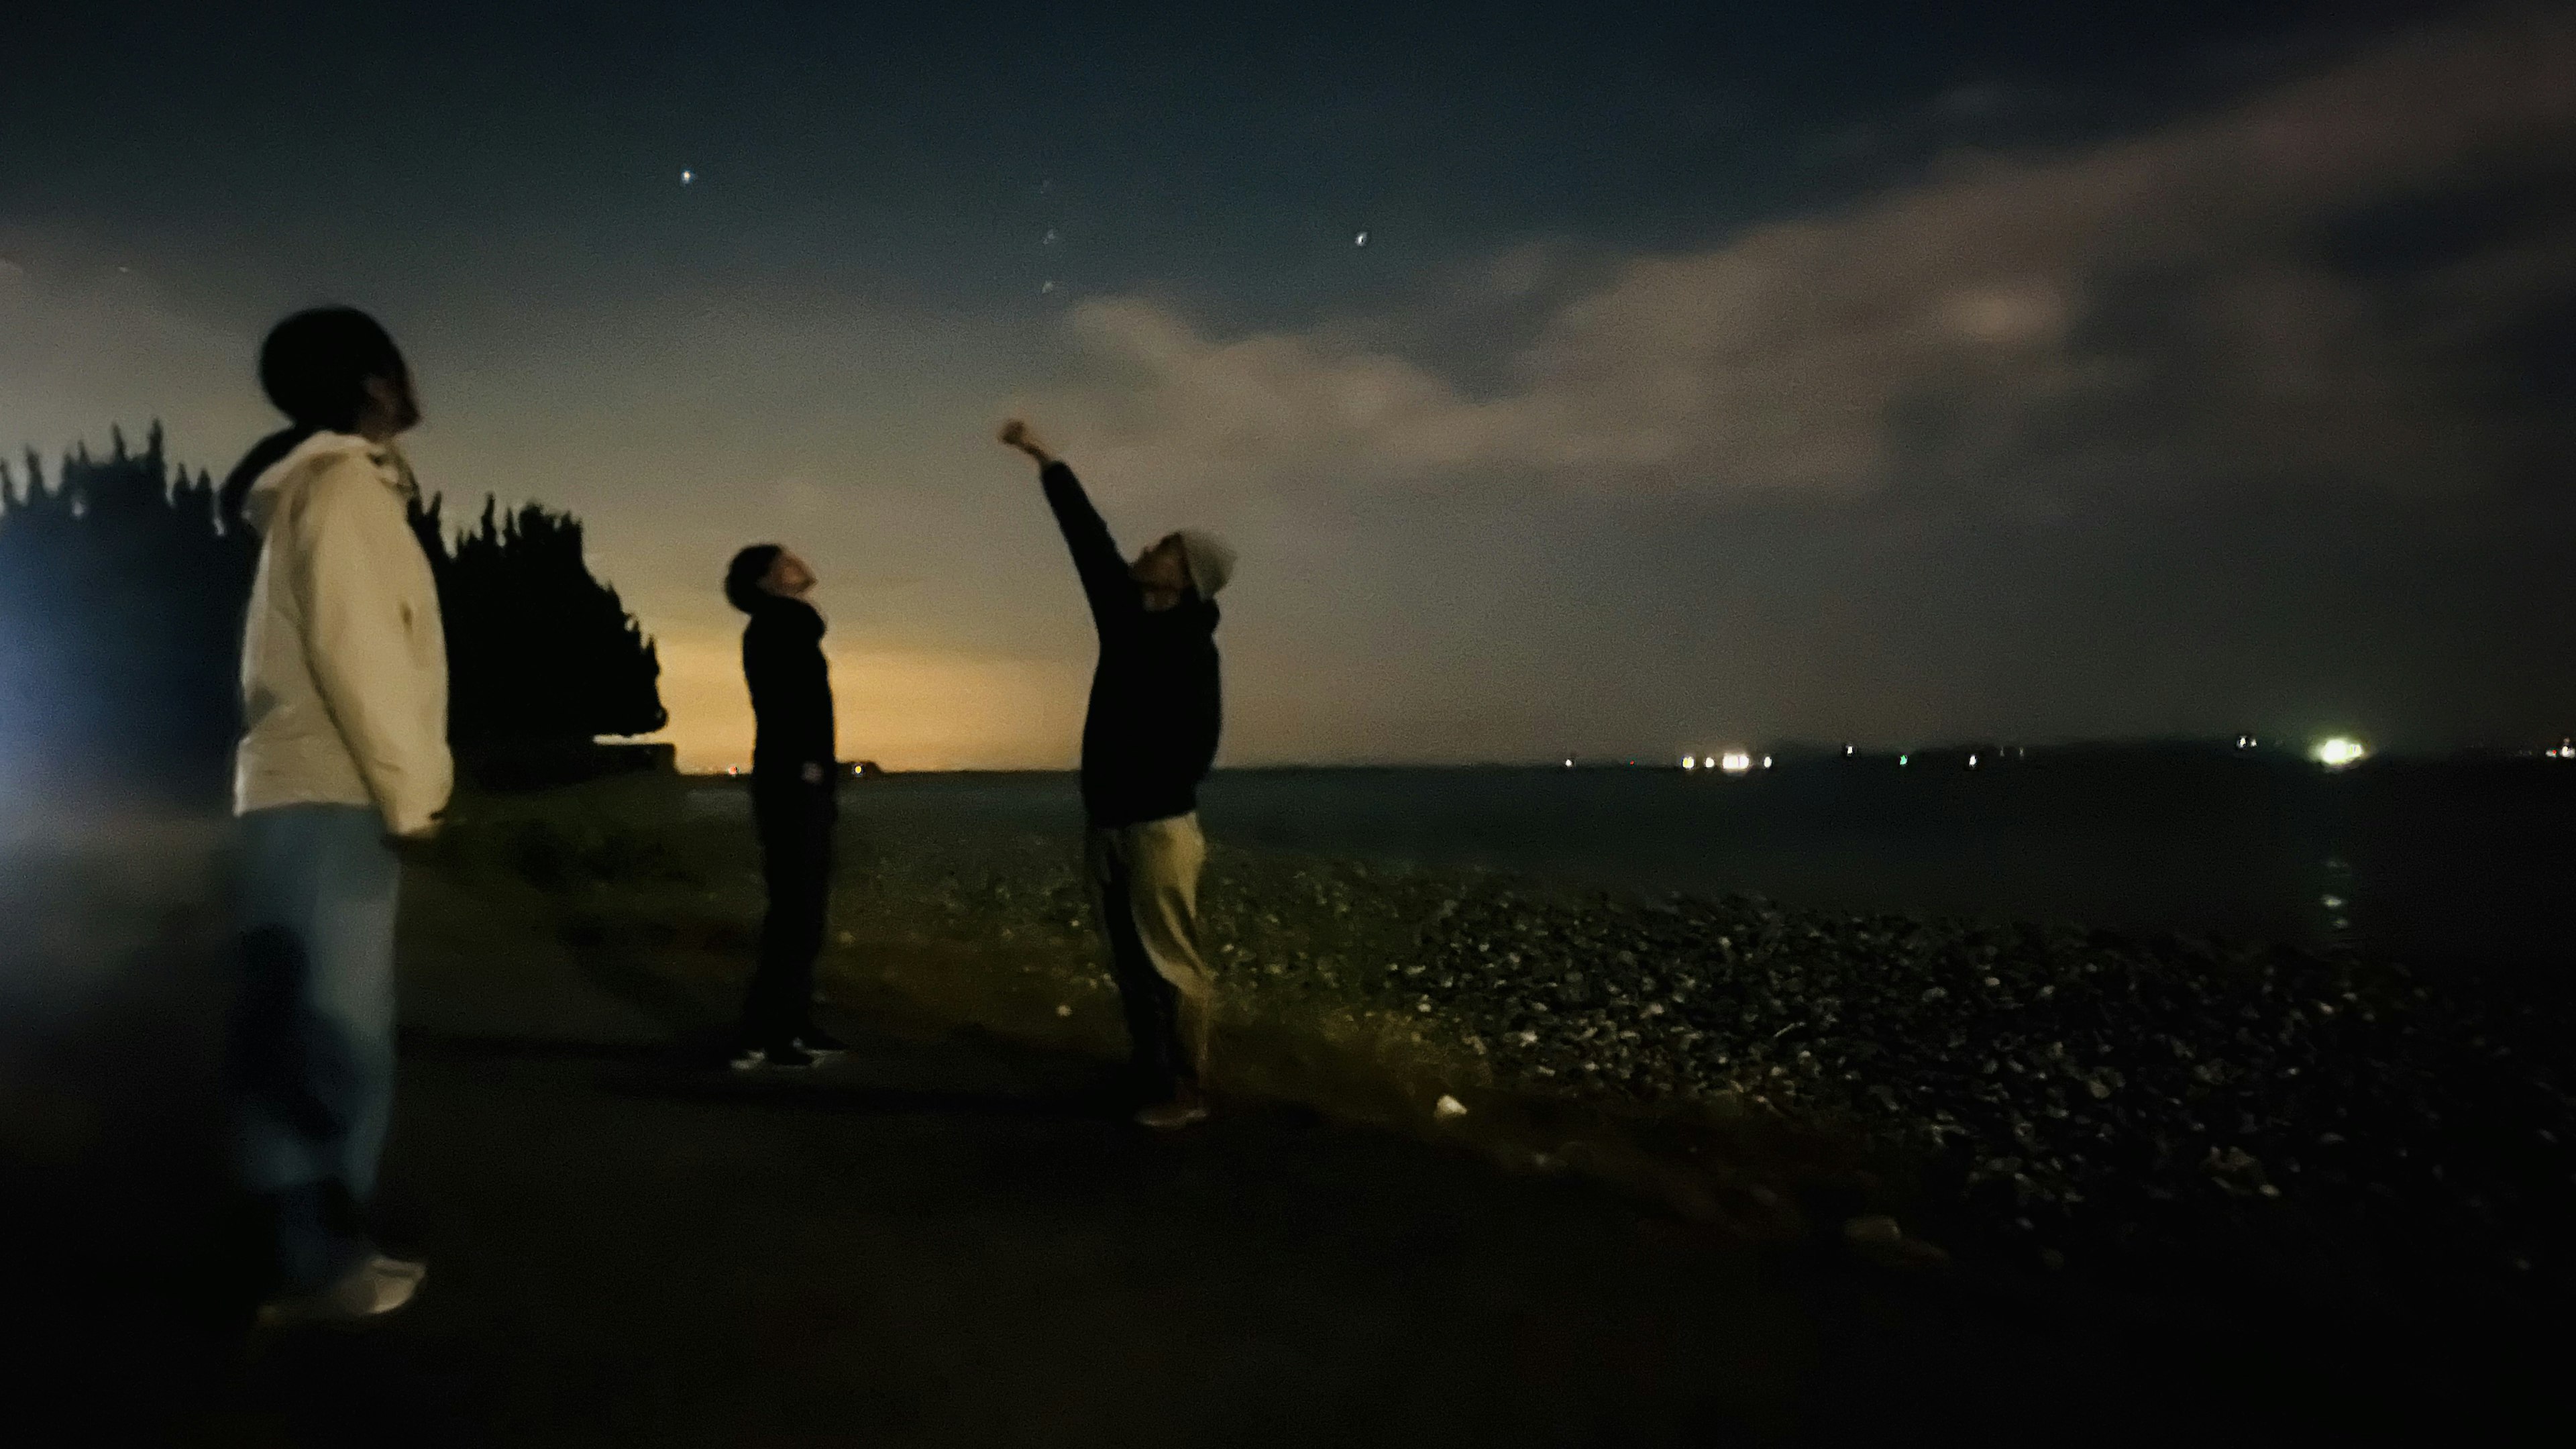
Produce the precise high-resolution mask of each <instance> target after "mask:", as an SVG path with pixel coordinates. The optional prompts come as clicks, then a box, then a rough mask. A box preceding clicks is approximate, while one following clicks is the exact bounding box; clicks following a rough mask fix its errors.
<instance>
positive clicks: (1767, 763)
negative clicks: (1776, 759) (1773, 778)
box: [1762, 755, 1771, 770]
mask: <svg viewBox="0 0 2576 1449" xmlns="http://www.w3.org/2000/svg"><path fill="white" fill-rule="evenodd" d="M1762 768H1764V769H1766V770H1767V769H1770V768H1771V757H1770V756H1769V755H1764V756H1763V757H1762Z"/></svg>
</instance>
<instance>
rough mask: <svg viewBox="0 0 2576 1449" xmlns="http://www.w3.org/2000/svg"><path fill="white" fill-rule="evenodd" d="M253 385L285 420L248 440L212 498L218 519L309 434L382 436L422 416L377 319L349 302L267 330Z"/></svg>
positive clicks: (235, 510) (238, 514)
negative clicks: (253, 440) (262, 435)
mask: <svg viewBox="0 0 2576 1449" xmlns="http://www.w3.org/2000/svg"><path fill="white" fill-rule="evenodd" d="M259 385H260V389H261V390H262V391H264V392H266V393H267V394H268V400H269V401H270V402H272V403H275V404H276V405H277V410H278V411H279V412H282V413H284V414H286V416H287V419H288V421H287V425H286V426H285V427H282V428H280V429H278V430H277V431H276V432H273V433H271V434H269V435H268V436H267V437H265V438H262V439H260V440H259V441H258V442H256V443H254V444H252V445H251V448H250V451H249V452H247V453H244V454H243V455H242V459H241V461H240V462H238V463H235V464H234V465H233V470H232V472H230V473H229V474H226V475H225V477H224V485H223V487H222V489H221V490H220V491H219V492H218V494H217V498H218V500H219V503H220V506H221V508H222V514H223V520H224V526H225V527H226V528H231V527H234V526H236V525H238V524H240V523H241V522H242V521H243V519H242V507H243V505H244V504H245V503H246V502H247V501H248V500H249V498H250V490H251V485H252V484H254V483H257V482H258V481H259V478H260V475H261V474H263V473H265V472H267V471H268V470H269V469H271V468H273V467H275V466H277V464H278V463H279V462H280V461H281V460H283V459H284V458H285V457H286V455H287V454H289V453H292V452H294V451H295V449H296V448H297V447H298V446H300V445H301V444H302V443H303V442H304V440H305V439H307V438H309V437H312V436H313V435H314V434H315V433H322V432H331V433H355V434H357V435H358V436H360V437H364V438H371V439H373V440H375V441H377V442H380V443H381V442H384V441H386V440H387V439H390V438H392V437H393V436H394V435H395V434H396V433H399V432H401V431H403V430H404V429H406V428H409V427H411V426H413V425H414V424H416V423H418V422H419V421H420V402H419V399H418V398H416V397H415V396H414V395H413V393H412V386H411V368H410V367H409V366H408V365H406V364H405V363H404V362H403V356H402V352H401V350H400V349H399V348H396V347H395V346H394V340H393V338H392V337H391V336H389V335H387V334H386V332H385V329H384V328H383V327H382V326H381V325H379V324H378V323H377V321H376V319H375V318H373V317H370V316H368V315H367V314H366V313H364V312H361V311H359V310H358V309H356V308H354V307H316V308H314V309H312V310H311V311H308V312H298V313H296V314H295V315H294V316H292V317H289V318H287V319H286V320H285V321H283V322H280V323H278V324H277V325H276V326H275V327H272V328H270V329H269V332H268V340H267V341H266V342H263V343H261V344H260V348H259Z"/></svg>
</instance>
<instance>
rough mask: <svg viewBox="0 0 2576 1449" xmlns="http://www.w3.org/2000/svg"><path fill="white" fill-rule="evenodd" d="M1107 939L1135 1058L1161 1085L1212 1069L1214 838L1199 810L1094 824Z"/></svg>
mask: <svg viewBox="0 0 2576 1449" xmlns="http://www.w3.org/2000/svg"><path fill="white" fill-rule="evenodd" d="M1085 854H1086V857H1087V860H1086V864H1087V866H1088V873H1089V875H1090V877H1091V888H1092V898H1093V901H1094V903H1095V904H1097V905H1098V906H1099V908H1100V921H1101V940H1102V945H1103V946H1104V948H1105V954H1106V955H1107V957H1108V960H1109V969H1110V973H1111V974H1112V975H1113V976H1114V977H1115V978H1116V979H1117V982H1118V996H1119V1000H1120V1003H1121V1004H1122V1005H1123V1006H1124V1007H1125V1008H1126V1012H1127V1032H1128V1036H1129V1039H1130V1040H1131V1041H1132V1042H1133V1043H1134V1048H1135V1054H1136V1064H1137V1066H1138V1068H1139V1069H1140V1070H1141V1071H1143V1072H1144V1073H1145V1074H1146V1075H1147V1076H1148V1078H1149V1079H1150V1081H1151V1084H1152V1085H1153V1086H1154V1087H1155V1088H1156V1089H1157V1090H1170V1089H1174V1088H1178V1087H1182V1086H1189V1085H1195V1084H1197V1083H1198V1082H1199V1081H1200V1080H1202V1079H1203V1078H1204V1077H1205V1076H1206V1074H1207V1057H1208V1018H1209V1015H1210V1010H1211V1007H1212V1005H1213V998H1214V987H1213V983H1212V982H1211V981H1210V979H1209V977H1208V969H1207V962H1206V960H1205V959H1204V958H1202V957H1201V956H1200V954H1199V869H1200V867H1201V866H1203V865H1205V864H1206V863H1207V838H1206V837H1205V836H1203V835H1201V834H1200V833H1199V818H1198V816H1196V815H1194V814H1193V815H1175V816H1173V817H1171V818H1170V819H1168V820H1148V821H1145V822H1144V823H1142V824H1138V825H1122V826H1117V827H1115V828H1108V829H1097V830H1094V831H1092V832H1091V836H1090V840H1089V843H1088V849H1087V850H1086V852H1085Z"/></svg>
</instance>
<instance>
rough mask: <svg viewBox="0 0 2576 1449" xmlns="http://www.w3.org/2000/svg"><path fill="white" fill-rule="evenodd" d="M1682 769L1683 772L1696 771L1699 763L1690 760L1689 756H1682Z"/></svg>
mask: <svg viewBox="0 0 2576 1449" xmlns="http://www.w3.org/2000/svg"><path fill="white" fill-rule="evenodd" d="M1682 768H1683V769H1685V770H1696V769H1698V768H1699V761H1697V760H1695V759H1693V758H1691V757H1690V756H1689V755H1684V756H1682Z"/></svg>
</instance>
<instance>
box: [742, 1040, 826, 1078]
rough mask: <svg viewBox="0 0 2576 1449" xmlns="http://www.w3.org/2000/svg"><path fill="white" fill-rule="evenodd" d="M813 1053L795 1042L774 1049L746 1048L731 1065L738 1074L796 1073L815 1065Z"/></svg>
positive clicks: (773, 1047)
mask: <svg viewBox="0 0 2576 1449" xmlns="http://www.w3.org/2000/svg"><path fill="white" fill-rule="evenodd" d="M814 1061H815V1057H814V1054H813V1053H812V1052H809V1051H807V1050H805V1049H804V1048H803V1047H801V1046H798V1045H797V1044H796V1043H794V1042H786V1043H782V1044H781V1045H778V1046H772V1047H744V1048H743V1049H742V1050H741V1051H738V1052H736V1053H734V1057H733V1061H732V1062H731V1063H729V1065H730V1066H732V1068H733V1069H734V1070H735V1071H737V1072H794V1071H802V1070H804V1069H805V1068H807V1067H810V1066H812V1065H814Z"/></svg>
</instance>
